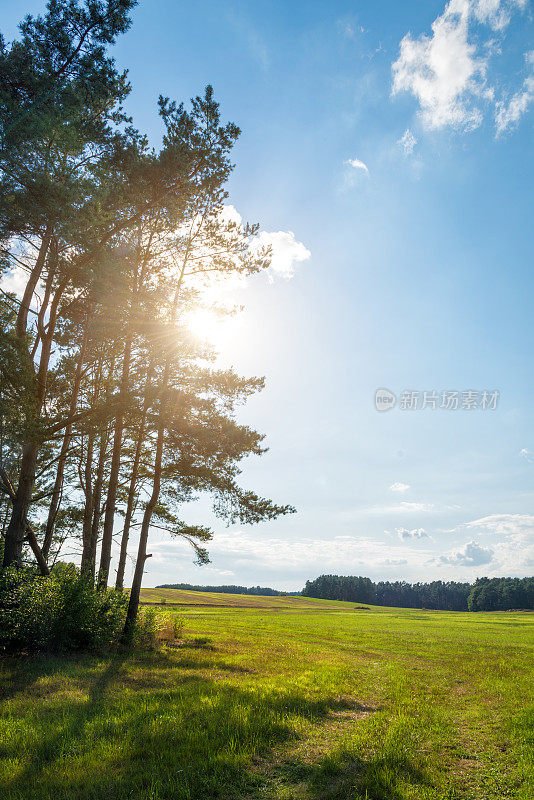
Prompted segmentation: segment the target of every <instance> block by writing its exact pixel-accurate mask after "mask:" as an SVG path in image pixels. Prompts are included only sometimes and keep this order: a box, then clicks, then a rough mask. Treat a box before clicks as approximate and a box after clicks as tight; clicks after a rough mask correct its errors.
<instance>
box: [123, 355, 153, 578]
mask: <svg viewBox="0 0 534 800" xmlns="http://www.w3.org/2000/svg"><path fill="white" fill-rule="evenodd" d="M153 370H154V364H153V362H151V363H150V365H149V367H148V371H147V376H146V382H145V396H144V399H143V416H142V418H141V424H140V427H139V435H138V437H137V443H136V445H135V454H134V460H133V465H132V474H131V477H130V486H129V488H128V502H127V505H126V516H125V518H124V527H123V529H122V538H121V551H120V555H119V566H118V567H117V580H116V581H115V588H116V589H122V588H123V587H124V570H125V568H126V555H127V553H128V539H129V536H130V526H131V524H132V517H133V510H134V505H135V490H136V487H137V477H138V474H139V463H140V461H141V451H142V449H143V441H144V438H145V428H146V415H147V411H148V406H149V390H150V384H151V382H152V375H153Z"/></svg>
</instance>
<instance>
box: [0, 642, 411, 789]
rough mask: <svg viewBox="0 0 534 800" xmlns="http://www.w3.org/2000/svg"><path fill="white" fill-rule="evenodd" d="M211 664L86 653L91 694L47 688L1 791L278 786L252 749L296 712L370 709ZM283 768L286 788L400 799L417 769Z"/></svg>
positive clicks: (289, 729) (273, 743) (322, 714)
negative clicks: (33, 730) (258, 681)
mask: <svg viewBox="0 0 534 800" xmlns="http://www.w3.org/2000/svg"><path fill="white" fill-rule="evenodd" d="M95 668H98V672H97V673H96V674H95ZM207 668H211V669H213V670H217V669H219V668H220V662H218V661H217V659H216V658H214V659H213V661H211V662H209V661H208V660H207V659H204V658H202V659H201V660H199V662H198V663H196V664H194V663H189V662H188V664H187V671H184V665H183V663H182V659H180V658H178V659H176V658H170V657H169V655H166V654H157V655H147V656H142V657H135V658H133V659H127V658H125V657H123V656H116V657H114V658H111V659H109V660H108V662H107V663H105V664H104V668H102V662H101V661H100V662H98V664H95V665H94V666H93V667H91V663H90V661H88V662H86V663H85V667H84V669H79V670H78V673H77V681H78V686H79V687H83V689H84V696H82V697H80V692H79V691H78V692H74V693H73V694H72V695H71V696H70V697H69V695H68V694H67V695H66V696H65V695H62V694H61V693H58V695H57V697H56V698H53V697H52V698H51V697H49V698H47V700H46V703H44V704H43V709H42V712H41V713H42V715H43V720H44V724H42V727H41V732H42V734H43V735H42V739H41V741H40V743H39V744H38V745H37V747H31V746H30V745H29V744H28V743H26V745H25V747H24V748H23V750H22V752H23V753H24V761H23V765H22V768H21V769H20V770H19V771H18V773H17V774H15V775H14V776H13V778H12V779H11V780H10V781H9V782H8V783H7V784H6V785H5V786H3V787H2V786H1V785H0V794H1V796H2V798H3V800H15V799H16V800H48V798H54V800H73V799H74V798H76V800H126V798H136V800H238V799H239V800H245V799H247V798H248V799H250V800H252V798H259V797H265V798H267V797H276V795H273V794H268V793H266V791H270V789H271V788H272V783H271V781H269V782H268V783H269V784H271V785H267V786H266V785H265V777H266V776H265V774H263V775H262V774H261V773H260V772H259V771H258V769H257V760H258V757H261V759H263V760H265V761H266V762H268V761H269V760H270V759H272V757H273V748H275V747H276V748H278V747H280V746H285V744H287V743H289V742H290V741H291V740H295V739H296V738H297V733H296V726H295V723H296V721H298V720H299V719H305V720H307V721H308V722H311V723H316V724H320V723H321V722H322V721H326V720H327V719H331V718H332V716H333V715H335V714H339V713H354V714H355V715H358V714H360V713H367V712H370V711H371V710H372V709H369V708H368V707H366V706H363V705H361V704H359V703H357V702H356V701H354V700H351V699H350V698H343V697H341V698H340V697H335V698H330V699H319V700H310V699H309V698H307V697H305V696H304V695H303V694H301V693H300V692H298V691H291V692H288V691H285V690H284V689H283V687H282V686H281V687H280V689H279V690H276V689H274V690H273V689H272V688H266V687H263V688H262V687H258V688H256V687H254V686H248V687H245V686H243V685H231V684H229V683H228V682H227V681H220V680H218V679H217V678H214V677H213V676H208V677H207V676H206V674H205V670H206V669H207ZM198 670H202V672H200V673H199V672H198ZM88 681H92V683H90V686H89V688H88V687H87V683H88ZM31 722H32V720H31V719H30V723H31ZM297 727H298V726H297ZM10 747H11V750H12V752H10V751H9V750H10ZM3 750H4V754H5V756H6V757H7V759H8V763H9V759H10V758H12V759H17V758H20V757H21V752H20V743H18V742H17V741H16V740H15V739H13V740H12V742H11V744H10V745H9V746H6V747H4V748H3ZM276 770H277V774H276V776H275V777H276V781H282V782H283V785H284V786H286V787H287V788H288V789H289V791H291V787H292V786H295V787H296V786H297V785H299V786H301V787H302V786H304V788H305V794H302V795H301V794H299V795H298V796H302V797H306V798H309V799H310V800H323V799H324V800H345V798H346V799H347V800H348V798H359V797H362V798H363V797H366V796H367V798H368V800H400V798H401V796H402V795H400V794H399V793H398V792H397V790H396V788H395V782H394V781H393V779H392V777H391V771H392V770H394V771H396V774H397V776H398V777H399V778H400V779H404V780H406V781H408V782H415V781H418V782H421V781H422V776H421V775H420V774H419V773H418V772H417V770H415V768H413V767H412V766H411V765H410V763H409V762H408V760H407V759H406V760H405V761H399V762H398V763H393V762H392V761H391V759H390V760H389V761H388V760H387V759H384V760H383V761H382V762H381V761H380V760H379V759H375V760H374V761H368V762H366V761H364V760H360V759H356V760H355V759H354V758H351V756H350V754H341V755H340V756H338V757H337V758H336V760H335V761H333V760H332V759H330V760H328V759H327V760H325V761H324V763H323V764H322V765H320V767H317V766H315V767H314V766H310V765H309V764H306V763H304V762H302V763H299V762H298V761H296V760H294V761H292V762H291V761H286V762H284V763H283V764H282V765H281V766H278V767H276ZM270 775H271V776H272V775H273V771H272V769H271V770H270ZM365 790H367V795H365ZM286 796H288V797H290V796H291V795H286Z"/></svg>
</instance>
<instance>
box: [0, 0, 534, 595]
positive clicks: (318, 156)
mask: <svg viewBox="0 0 534 800" xmlns="http://www.w3.org/2000/svg"><path fill="white" fill-rule="evenodd" d="M43 5H44V4H43V3H26V4H25V7H26V10H28V11H31V12H35V11H39V10H41V9H42V7H43ZM0 10H1V12H2V30H3V31H4V33H5V34H6V35H7V36H8V37H9V36H12V35H13V34H14V31H15V25H16V22H17V21H18V18H19V17H20V10H19V9H17V8H15V7H14V5H13V4H8V3H5V2H3V1H2V2H0ZM532 13H533V10H532V4H531V3H529V2H523V0H515V1H513V0H510V1H509V2H503V0H452V1H451V2H450V3H449V4H446V3H444V2H429V1H428V0H424V2H423V0H419V1H418V2H416V1H415V0H406V2H403V3H399V2H386V0H383V1H382V2H379V3H377V2H365V3H364V2H335V1H334V2H329V3H326V2H309V1H308V2H306V3H304V2H298V0H294V1H293V2H291V3H287V2H281V0H272V2H254V3H252V2H241V3H238V2H237V3H236V2H225V3H222V2H199V3H196V4H186V3H182V2H164V1H163V0H151V2H147V0H144V2H143V0H141V3H140V5H139V7H138V8H137V9H136V10H135V12H134V21H133V26H132V29H131V30H130V32H129V33H128V34H126V36H125V37H123V39H122V40H121V41H120V42H119V43H118V45H117V46H116V47H115V55H116V57H117V60H118V62H119V64H121V65H123V66H127V67H128V68H129V70H130V77H131V81H132V84H133V87H134V90H133V93H132V96H131V98H130V100H129V103H128V108H129V110H130V112H131V113H132V114H133V116H134V118H135V122H136V124H137V125H138V126H139V127H140V128H141V129H144V130H146V131H148V132H149V134H150V136H151V138H152V140H153V141H154V142H155V143H156V142H157V141H158V137H159V136H160V133H161V131H160V126H159V122H158V118H157V114H156V100H157V96H158V94H160V93H162V94H164V95H168V96H170V97H172V98H176V99H177V100H182V99H184V100H187V99H188V98H189V97H190V96H192V95H194V94H197V93H200V92H202V90H203V87H204V86H205V85H206V84H207V83H211V84H213V86H214V88H215V93H216V96H217V98H218V99H219V101H220V103H221V107H222V112H223V115H224V116H225V117H226V118H227V119H231V120H232V121H234V122H236V123H237V124H239V125H240V127H241V128H242V131H243V133H242V136H241V138H240V140H239V142H238V144H237V146H236V148H235V155H234V160H235V162H236V169H235V172H234V174H233V176H232V179H231V182H230V198H229V202H230V203H231V204H232V205H233V206H234V207H235V209H237V211H238V212H239V214H240V215H242V217H243V218H244V219H246V220H249V221H257V222H259V223H260V224H261V228H262V230H264V231H265V232H267V233H269V234H273V233H274V234H277V233H279V234H280V235H279V236H278V238H276V237H274V238H273V239H272V241H273V243H274V242H276V244H277V248H278V249H276V248H275V252H276V255H277V258H278V262H277V263H278V266H279V270H278V271H277V272H276V271H273V273H272V275H271V279H270V280H268V279H267V278H266V277H264V276H262V277H258V278H257V279H254V280H253V281H250V282H249V284H248V285H247V286H246V287H244V288H240V289H238V290H236V300H237V301H238V302H240V303H241V302H242V303H244V304H245V305H246V311H245V312H244V313H243V315H242V317H241V319H240V320H239V321H238V322H236V323H233V324H231V325H229V326H228V327H227V328H226V329H219V330H218V331H216V333H215V334H214V335H215V336H216V339H217V342H218V344H219V346H220V351H221V361H222V363H229V364H233V365H234V366H235V367H236V368H237V369H239V370H240V371H241V372H243V373H244V374H261V375H265V376H266V378H267V387H266V389H265V391H264V392H263V394H262V395H261V396H258V397H256V398H254V399H253V400H251V401H250V402H249V403H248V405H247V407H246V408H245V409H244V410H243V413H242V414H241V418H242V419H243V420H245V421H247V422H248V423H250V424H252V425H254V426H255V427H257V428H258V429H259V430H261V431H264V432H266V434H267V443H268V445H269V446H270V451H269V453H268V454H267V455H266V456H264V457H263V458H262V459H261V460H256V461H254V462H253V461H250V462H248V463H247V464H246V467H245V470H244V474H243V482H244V483H248V484H249V485H250V486H251V487H253V488H255V489H256V490H257V491H259V492H261V493H263V494H266V495H267V496H271V497H273V498H274V499H276V500H278V501H281V502H292V503H294V504H295V505H296V506H297V508H298V514H296V515H294V516H292V517H286V518H282V519H280V520H277V521H276V522H271V523H269V524H264V525H261V526H256V527H254V528H240V527H235V528H229V529H227V528H224V526H222V525H221V524H220V523H219V522H217V521H215V522H214V530H215V539H214V542H213V546H212V548H211V552H212V563H211V564H210V565H209V566H207V567H203V568H198V567H196V566H194V565H193V564H192V557H191V555H190V553H189V552H188V551H187V550H186V549H185V548H184V546H182V544H181V543H179V542H173V541H170V540H167V539H164V538H163V537H162V536H161V535H160V534H157V533H156V532H154V535H153V544H152V546H151V548H150V549H151V551H152V553H153V558H152V559H150V561H149V562H148V567H147V576H146V580H145V583H146V585H155V584H156V583H161V582H169V581H190V582H201V583H243V584H247V585H252V584H257V583H260V584H262V585H271V586H274V587H278V588H284V589H299V588H301V587H302V585H303V584H304V581H305V580H306V579H307V578H314V577H316V576H317V575H319V574H321V573H323V572H328V573H337V574H362V575H368V576H370V577H371V578H373V579H392V580H394V579H405V580H429V579H432V578H442V579H455V580H470V579H473V578H474V577H476V576H477V575H504V574H509V575H526V574H532V571H533V569H534V515H533V513H532V512H533V510H534V509H533V504H532V500H533V495H532V479H533V470H534V433H533V431H534V425H533V421H534V420H533V410H532V409H533V403H534V381H533V377H532V351H533V345H534V342H533V338H534V337H533V324H532V296H533V288H534V287H533V283H534V278H533V275H532V269H531V262H532V249H533V247H532V246H533V233H532V212H533V202H532V186H533V183H534V181H533V178H534V175H533V172H534V169H533V165H534V162H533V159H532V139H533V137H532V134H533V120H534V115H533V113H532V108H534V45H533V43H532V41H533V39H532V33H533V27H534V26H533V16H532ZM531 106H532V108H531ZM289 232H292V234H293V236H291V235H290V233H289ZM299 243H300V244H299ZM308 254H309V257H308ZM295 256H296V257H298V258H301V259H302V260H300V261H296V260H294V257H295ZM379 387H384V388H387V389H389V390H391V391H392V392H393V393H395V395H396V396H397V397H398V398H399V400H400V397H399V396H400V394H401V392H402V391H403V390H411V391H418V392H420V393H422V392H423V391H429V392H430V391H433V390H434V391H436V392H437V393H438V397H440V393H441V392H442V391H444V390H457V391H459V392H460V393H461V392H462V391H468V390H473V391H476V392H480V393H481V392H482V391H483V390H492V391H493V390H496V391H499V393H500V396H499V402H498V406H497V409H496V410H490V409H487V410H482V409H473V410H465V409H462V408H458V409H457V410H445V409H440V408H437V409H436V410H431V409H430V408H426V409H424V410H422V409H419V410H403V409H401V408H400V407H399V403H397V406H396V407H395V408H394V409H392V410H390V411H387V412H385V413H380V412H378V411H377V410H376V409H375V406H374V395H375V390H376V389H377V388H379ZM480 398H481V395H479V399H480ZM438 405H439V401H438ZM531 453H532V454H531ZM207 508H208V506H206V504H205V503H199V504H198V505H197V506H196V507H191V509H189V511H188V512H187V513H188V515H189V518H190V519H191V520H195V521H198V522H206V521H211V518H210V514H209V512H208V510H207Z"/></svg>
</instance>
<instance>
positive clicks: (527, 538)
mask: <svg viewBox="0 0 534 800" xmlns="http://www.w3.org/2000/svg"><path fill="white" fill-rule="evenodd" d="M461 527H463V528H467V529H468V530H470V531H472V532H473V533H475V535H476V536H487V537H491V547H492V550H493V552H494V559H493V570H492V571H493V574H499V575H503V574H504V575H525V574H527V572H528V571H529V570H531V567H532V565H533V564H534V514H490V515H488V516H487V517H481V518H480V519H475V520H473V521H472V522H467V523H465V525H463V526H461Z"/></svg>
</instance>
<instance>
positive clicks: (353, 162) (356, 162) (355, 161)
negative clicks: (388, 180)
mask: <svg viewBox="0 0 534 800" xmlns="http://www.w3.org/2000/svg"><path fill="white" fill-rule="evenodd" d="M345 164H346V166H348V167H352V168H353V169H361V170H363V171H364V172H366V173H367V174H368V175H369V168H368V166H367V164H364V162H363V161H360V159H359V158H347V160H346V161H345Z"/></svg>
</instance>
